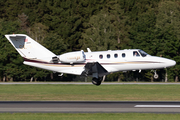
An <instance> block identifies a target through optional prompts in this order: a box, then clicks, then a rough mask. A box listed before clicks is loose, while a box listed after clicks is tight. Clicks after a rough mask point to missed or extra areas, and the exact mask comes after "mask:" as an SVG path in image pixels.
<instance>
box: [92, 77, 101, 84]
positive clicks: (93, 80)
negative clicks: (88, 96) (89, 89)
mask: <svg viewBox="0 0 180 120" xmlns="http://www.w3.org/2000/svg"><path fill="white" fill-rule="evenodd" d="M102 80H103V77H98V78H96V77H93V79H92V83H93V84H94V85H97V86H99V85H101V82H102Z"/></svg>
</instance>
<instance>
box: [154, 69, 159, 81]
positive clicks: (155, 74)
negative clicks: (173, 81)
mask: <svg viewBox="0 0 180 120" xmlns="http://www.w3.org/2000/svg"><path fill="white" fill-rule="evenodd" d="M153 72H154V79H158V77H159V75H158V74H157V73H156V70H154V71H153Z"/></svg>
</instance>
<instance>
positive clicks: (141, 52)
mask: <svg viewBox="0 0 180 120" xmlns="http://www.w3.org/2000/svg"><path fill="white" fill-rule="evenodd" d="M139 53H140V54H141V55H142V56H143V57H146V56H147V55H149V54H147V53H146V52H144V51H143V50H139Z"/></svg>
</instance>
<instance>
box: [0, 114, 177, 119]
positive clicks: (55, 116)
mask: <svg viewBox="0 0 180 120" xmlns="http://www.w3.org/2000/svg"><path fill="white" fill-rule="evenodd" d="M179 118H180V114H151V113H102V114H101V113H91V114H90V113H81V114H79V113H75V114H71V113H13V114H11V113H0V119H1V120H12V119H13V120H179Z"/></svg>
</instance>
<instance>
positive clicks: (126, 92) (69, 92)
mask: <svg viewBox="0 0 180 120" xmlns="http://www.w3.org/2000/svg"><path fill="white" fill-rule="evenodd" d="M179 91H180V85H101V86H94V85H59V84H58V85H52V84H47V85H0V101H35V100H38V101H46V100H52V101H60V100H65V101H74V100H75V101H179V100H180V92H179Z"/></svg>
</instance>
